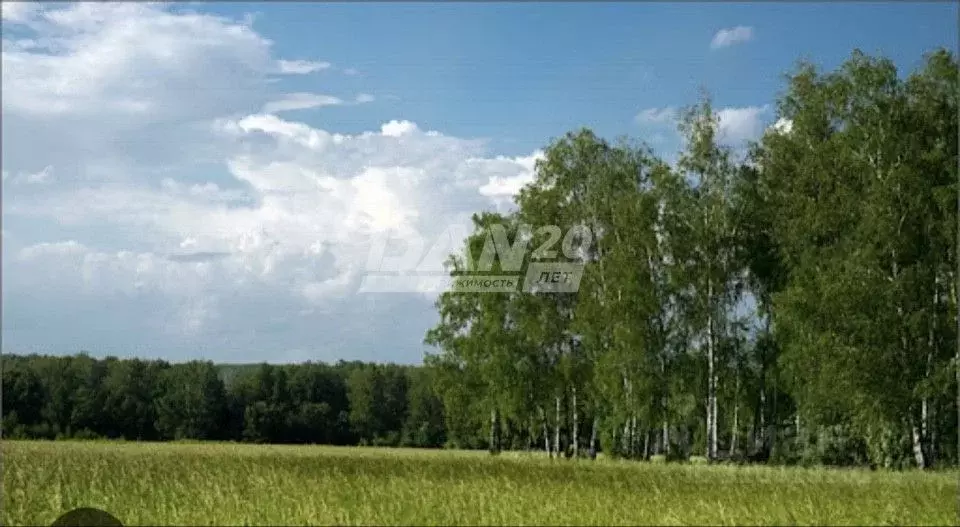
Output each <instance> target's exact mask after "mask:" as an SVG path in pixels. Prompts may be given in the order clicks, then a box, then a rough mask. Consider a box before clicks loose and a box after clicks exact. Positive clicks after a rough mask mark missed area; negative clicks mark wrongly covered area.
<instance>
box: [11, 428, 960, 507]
mask: <svg viewBox="0 0 960 527" xmlns="http://www.w3.org/2000/svg"><path fill="white" fill-rule="evenodd" d="M2 453H3V512H2V521H3V524H4V525H22V524H32V525H49V524H50V523H51V522H52V521H53V520H54V519H55V518H56V517H57V516H58V515H59V514H60V513H61V512H64V511H66V510H69V509H71V508H74V507H80V506H92V507H98V508H102V509H105V510H107V511H108V512H111V513H112V514H114V515H116V516H117V517H118V518H119V519H120V520H121V521H123V522H124V523H125V524H126V525H138V524H151V525H177V524H181V525H185V524H189V525H213V524H219V525H226V524H232V525H240V524H247V525H307V524H312V525H317V524H364V525H385V524H403V525H449V524H471V525H477V524H513V525H516V524H527V525H529V524H541V525H544V524H546V525H570V524H583V525H596V524H601V525H604V524H607V525H609V524H620V525H625V524H627V525H635V524H663V525H670V524H674V525H677V524H738V525H743V524H768V525H769V524H831V525H838V524H856V525H863V524H897V525H922V524H939V525H952V524H956V523H957V513H956V510H957V474H956V473H935V474H921V473H916V472H906V473H884V472H868V471H860V470H848V471H840V470H823V469H819V470H817V469H800V468H784V469H781V468H773V467H730V466H694V465H673V464H653V463H628V462H614V461H597V462H590V461H586V460H584V461H572V460H554V461H551V460H548V459H544V458H542V457H536V456H530V455H526V456H524V455H511V454H504V455H502V456H500V457H499V458H493V457H491V456H488V455H486V453H482V452H451V451H417V450H403V449H376V448H334V447H317V446H254V445H234V444H147V443H141V444H137V443H105V442H96V443H80V442H19V441H5V442H4V443H3V444H2Z"/></svg>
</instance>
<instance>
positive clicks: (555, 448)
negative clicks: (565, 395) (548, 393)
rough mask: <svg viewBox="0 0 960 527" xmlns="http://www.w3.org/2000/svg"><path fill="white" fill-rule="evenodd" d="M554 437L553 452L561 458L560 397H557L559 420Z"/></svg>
mask: <svg viewBox="0 0 960 527" xmlns="http://www.w3.org/2000/svg"><path fill="white" fill-rule="evenodd" d="M554 432H555V433H554V436H553V451H554V453H555V454H556V456H557V458H558V459H559V458H560V396H559V395H558V396H557V420H556V428H555V430H554Z"/></svg>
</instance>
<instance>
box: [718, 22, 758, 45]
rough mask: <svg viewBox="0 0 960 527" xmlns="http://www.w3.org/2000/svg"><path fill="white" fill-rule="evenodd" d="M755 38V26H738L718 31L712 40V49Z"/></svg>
mask: <svg viewBox="0 0 960 527" xmlns="http://www.w3.org/2000/svg"><path fill="white" fill-rule="evenodd" d="M750 40H753V28H752V27H750V26H736V27H731V28H726V29H721V30H720V31H717V34H715V35H714V36H713V40H711V41H710V49H720V48H726V47H729V46H733V45H735V44H742V43H744V42H749V41H750Z"/></svg>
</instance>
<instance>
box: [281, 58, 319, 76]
mask: <svg viewBox="0 0 960 527" xmlns="http://www.w3.org/2000/svg"><path fill="white" fill-rule="evenodd" d="M330 66H331V64H330V63H329V62H322V61H313V60H283V59H281V60H278V61H277V72H278V73H282V74H284V75H307V74H310V73H314V72H317V71H322V70H325V69H328V68H330Z"/></svg>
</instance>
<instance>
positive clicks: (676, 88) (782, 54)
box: [213, 2, 957, 155]
mask: <svg viewBox="0 0 960 527" xmlns="http://www.w3.org/2000/svg"><path fill="white" fill-rule="evenodd" d="M213 9H214V10H215V11H217V12H221V13H224V14H230V15H233V16H241V15H242V13H245V12H249V10H250V9H256V10H257V11H256V12H258V13H262V14H261V15H260V16H258V17H257V18H256V19H255V20H256V21H255V23H254V25H255V27H256V28H258V29H259V30H261V31H262V32H263V34H265V35H268V36H271V38H274V39H276V46H277V50H278V51H279V52H280V54H282V55H289V56H296V55H298V54H301V55H302V54H306V55H310V54H311V53H316V54H319V55H322V56H323V57H325V60H329V61H331V62H333V63H336V64H342V65H345V66H346V65H351V66H347V67H354V68H356V69H357V70H359V71H361V72H363V73H362V76H357V77H346V78H343V77H341V78H336V79H328V78H323V81H322V82H323V83H324V87H325V88H327V89H328V91H329V90H333V91H344V92H351V91H356V90H365V91H368V92H370V93H373V94H375V95H376V94H382V96H383V97H386V96H390V95H392V96H394V97H397V98H398V99H397V100H389V99H384V100H383V101H382V102H381V103H379V104H375V105H371V106H369V107H365V108H363V109H361V110H357V111H355V110H353V109H349V110H348V109H341V110H340V111H333V112H330V113H329V115H326V116H325V121H324V122H325V123H326V124H327V125H329V126H331V127H335V128H337V129H342V130H344V131H348V132H356V131H361V130H364V129H368V128H370V127H372V126H376V125H378V124H379V122H380V121H381V120H382V119H383V115H384V112H385V111H389V112H390V116H391V118H401V119H409V120H412V121H415V122H417V123H422V124H423V126H425V127H428V128H433V129H438V130H443V131H444V132H445V133H450V134H452V135H456V136H459V137H463V136H468V137H477V136H483V137H490V138H494V144H495V145H496V146H497V147H498V150H501V151H502V152H503V153H505V154H507V155H519V154H523V153H526V152H529V151H530V150H532V149H535V148H538V147H541V146H542V145H543V144H544V141H545V138H549V137H552V136H556V135H558V134H561V133H563V131H566V130H569V129H571V128H574V127H577V126H583V125H585V126H590V127H592V128H595V129H596V130H597V131H598V132H599V133H602V134H604V135H606V136H616V135H619V134H636V133H638V131H637V126H636V122H635V121H634V119H633V118H634V116H635V115H636V113H637V112H638V111H639V110H640V109H643V108H649V107H664V106H675V105H683V104H689V103H690V102H691V101H693V100H694V99H695V98H696V96H697V92H698V89H699V87H700V86H704V87H706V88H707V89H708V90H709V91H710V92H711V93H712V94H713V95H714V97H715V98H716V102H717V103H718V104H720V105H724V106H737V107H741V106H751V105H756V104H762V103H767V102H771V101H772V99H773V97H774V95H775V94H776V92H777V91H778V90H780V89H781V88H782V86H783V82H782V78H781V74H783V73H786V72H788V71H790V70H791V69H792V68H793V66H794V65H795V63H796V61H797V60H798V59H800V58H801V57H804V58H808V59H809V60H812V61H814V62H815V63H817V64H820V65H822V66H823V67H825V68H833V67H835V66H837V65H838V64H839V63H840V62H842V61H843V60H844V59H845V58H846V57H847V56H849V54H850V51H851V50H853V49H854V48H855V47H859V48H861V49H863V50H864V51H866V52H868V53H879V54H883V55H885V56H888V57H890V58H892V59H893V60H894V61H896V63H897V64H898V65H902V66H903V67H906V68H910V67H912V66H914V65H916V64H917V63H918V62H919V59H920V57H921V56H922V54H923V53H924V52H925V51H927V50H929V49H931V48H933V47H936V46H944V45H946V46H949V47H955V40H956V32H957V17H956V8H955V6H953V5H950V4H949V3H945V2H944V3H939V4H937V3H914V2H909V3H904V4H901V5H896V4H894V3H890V2H887V3H877V4H868V3H842V2H838V3H835V4H831V3H827V2H824V3H799V4H790V3H785V2H784V3H781V2H771V3H769V4H768V5H764V4H763V3H760V2H755V3H744V4H738V3H725V2H711V3H692V2H674V3H645V2H615V3H602V4H599V3H588V2H582V3H564V2H560V3H520V2H517V3H484V2H465V3H453V4H443V3H385V4H366V5H359V6H357V5H349V4H348V3H331V4H323V3H307V2H301V3H290V4H279V5H276V6H268V5H266V4H259V5H258V4H238V5H230V4H213ZM737 26H747V27H751V28H752V29H753V37H752V39H751V40H750V41H749V42H747V43H744V44H743V45H737V46H732V47H730V48H727V49H723V50H711V49H710V47H709V44H710V42H711V39H712V38H713V36H714V35H715V34H716V33H717V31H719V30H721V29H724V28H732V27H737ZM279 35H282V37H280V36H279ZM318 80H319V79H312V78H311V79H298V81H302V82H300V83H297V84H291V86H297V88H302V89H310V88H311V87H314V86H315V83H316V82H318Z"/></svg>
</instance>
